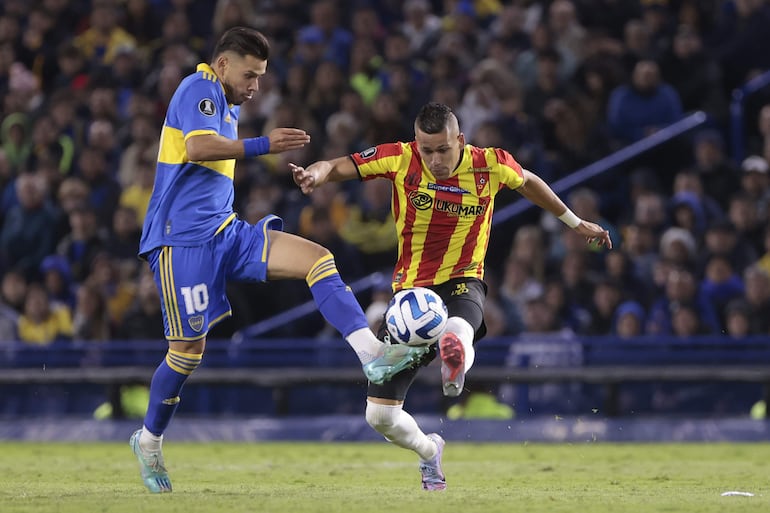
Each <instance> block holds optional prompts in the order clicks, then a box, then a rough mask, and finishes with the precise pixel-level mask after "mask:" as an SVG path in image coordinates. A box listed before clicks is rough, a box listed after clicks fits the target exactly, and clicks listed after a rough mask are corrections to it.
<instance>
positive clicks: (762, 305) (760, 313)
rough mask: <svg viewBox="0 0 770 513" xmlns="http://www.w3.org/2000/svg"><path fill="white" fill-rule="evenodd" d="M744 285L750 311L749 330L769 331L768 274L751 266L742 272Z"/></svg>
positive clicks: (769, 285)
mask: <svg viewBox="0 0 770 513" xmlns="http://www.w3.org/2000/svg"><path fill="white" fill-rule="evenodd" d="M743 283H744V284H745V285H746V302H747V303H748V305H749V309H750V312H751V314H750V315H751V316H750V326H751V327H750V330H751V333H752V334H758V335H767V334H768V333H770V315H768V312H770V274H768V273H766V272H765V271H763V270H762V269H761V268H759V267H757V266H751V267H749V268H748V269H746V271H744V273H743Z"/></svg>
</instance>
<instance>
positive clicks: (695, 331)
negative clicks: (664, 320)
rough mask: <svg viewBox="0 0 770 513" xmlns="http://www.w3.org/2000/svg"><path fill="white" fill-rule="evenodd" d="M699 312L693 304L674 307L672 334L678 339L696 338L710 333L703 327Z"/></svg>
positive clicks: (679, 304) (678, 304)
mask: <svg viewBox="0 0 770 513" xmlns="http://www.w3.org/2000/svg"><path fill="white" fill-rule="evenodd" d="M698 315H699V312H698V309H697V307H696V306H695V305H693V304H691V303H677V304H675V305H673V306H672V312H671V333H672V334H673V335H674V336H676V337H694V336H697V335H705V334H707V333H710V331H709V330H708V329H706V328H705V327H704V326H703V323H702V322H701V319H700V317H699V316H698Z"/></svg>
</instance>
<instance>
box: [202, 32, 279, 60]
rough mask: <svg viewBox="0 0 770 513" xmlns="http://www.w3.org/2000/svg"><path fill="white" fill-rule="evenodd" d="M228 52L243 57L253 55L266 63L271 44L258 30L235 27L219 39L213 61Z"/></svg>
mask: <svg viewBox="0 0 770 513" xmlns="http://www.w3.org/2000/svg"><path fill="white" fill-rule="evenodd" d="M227 51H230V52H235V53H237V54H238V55H240V56H242V57H245V56H246V55H252V56H254V57H256V58H257V59H259V60H262V61H266V60H267V58H268V57H269V56H270V43H268V42H267V38H266V37H265V36H264V35H262V33H261V32H259V31H258V30H254V29H251V28H248V27H233V28H231V29H228V30H227V32H225V33H224V34H222V37H220V38H219V41H217V46H216V47H215V48H214V54H213V56H212V59H211V60H212V61H213V60H214V59H216V58H217V57H218V56H219V55H220V54H222V53H223V52H227Z"/></svg>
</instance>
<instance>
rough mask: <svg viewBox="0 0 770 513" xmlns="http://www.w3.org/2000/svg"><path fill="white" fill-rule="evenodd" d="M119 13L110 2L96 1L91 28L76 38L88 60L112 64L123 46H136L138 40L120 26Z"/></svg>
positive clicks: (108, 0)
mask: <svg viewBox="0 0 770 513" xmlns="http://www.w3.org/2000/svg"><path fill="white" fill-rule="evenodd" d="M117 22H118V11H117V7H116V6H115V4H114V3H113V2H112V1H110V0H94V2H93V5H92V6H91V15H90V24H89V25H90V26H89V28H88V29H86V31H85V32H83V33H82V34H80V35H79V36H77V37H76V38H75V46H77V47H78V48H80V49H81V50H82V52H83V54H84V55H85V57H86V59H87V60H89V61H92V62H93V63H95V64H111V63H112V60H113V59H114V58H115V55H116V54H117V52H118V50H119V49H120V48H121V47H123V46H136V39H134V37H133V36H132V35H131V34H129V33H128V32H126V31H125V30H123V29H122V28H121V27H119V26H118V24H117Z"/></svg>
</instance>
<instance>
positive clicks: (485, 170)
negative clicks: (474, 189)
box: [468, 166, 492, 173]
mask: <svg viewBox="0 0 770 513" xmlns="http://www.w3.org/2000/svg"><path fill="white" fill-rule="evenodd" d="M468 170H469V171H470V172H471V173H489V172H490V171H492V168H491V167H489V166H487V167H471V168H468Z"/></svg>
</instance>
